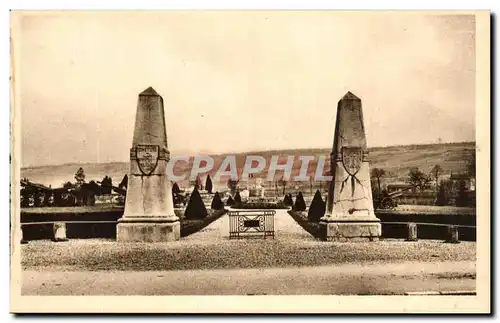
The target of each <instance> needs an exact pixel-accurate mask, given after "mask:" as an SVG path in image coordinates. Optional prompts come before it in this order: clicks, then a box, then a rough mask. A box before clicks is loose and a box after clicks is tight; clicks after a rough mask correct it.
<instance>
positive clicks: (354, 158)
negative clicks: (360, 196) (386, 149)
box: [342, 147, 363, 176]
mask: <svg viewBox="0 0 500 323" xmlns="http://www.w3.org/2000/svg"><path fill="white" fill-rule="evenodd" d="M362 163H363V149H362V148H361V147H342V165H344V168H345V170H346V172H347V173H348V174H349V175H351V176H354V175H356V173H357V172H358V171H359V170H360V168H361V164H362Z"/></svg>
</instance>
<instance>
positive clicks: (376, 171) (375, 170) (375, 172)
mask: <svg viewBox="0 0 500 323" xmlns="http://www.w3.org/2000/svg"><path fill="white" fill-rule="evenodd" d="M371 173H372V174H371V175H372V177H375V178H376V179H377V188H378V194H380V192H381V191H382V190H381V188H380V178H381V177H383V176H385V170H383V169H382V168H373V169H372V171H371Z"/></svg>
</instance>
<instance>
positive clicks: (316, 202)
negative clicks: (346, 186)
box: [307, 190, 326, 222]
mask: <svg viewBox="0 0 500 323" xmlns="http://www.w3.org/2000/svg"><path fill="white" fill-rule="evenodd" d="M325 210H326V203H325V202H324V201H323V198H322V197H321V193H320V191H319V190H317V191H316V194H314V198H313V200H312V202H311V205H310V206H309V212H308V213H307V218H308V219H309V221H311V222H319V220H320V219H321V217H322V216H323V215H325Z"/></svg>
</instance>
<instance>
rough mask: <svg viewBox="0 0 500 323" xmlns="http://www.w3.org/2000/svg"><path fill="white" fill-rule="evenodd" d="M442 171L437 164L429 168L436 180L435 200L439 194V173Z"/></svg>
mask: <svg viewBox="0 0 500 323" xmlns="http://www.w3.org/2000/svg"><path fill="white" fill-rule="evenodd" d="M442 172H443V169H442V168H441V166H439V165H435V166H434V167H433V168H432V170H431V174H432V177H433V178H434V180H435V181H436V200H437V196H438V194H439V174H441V173H442Z"/></svg>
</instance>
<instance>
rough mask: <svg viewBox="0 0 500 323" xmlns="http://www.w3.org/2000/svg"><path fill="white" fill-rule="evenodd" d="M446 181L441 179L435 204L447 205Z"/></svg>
mask: <svg viewBox="0 0 500 323" xmlns="http://www.w3.org/2000/svg"><path fill="white" fill-rule="evenodd" d="M447 186H448V183H447V182H446V181H441V183H440V184H439V188H438V193H437V196H436V205H438V206H444V205H448V202H449V195H448V194H449V192H448V190H447Z"/></svg>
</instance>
